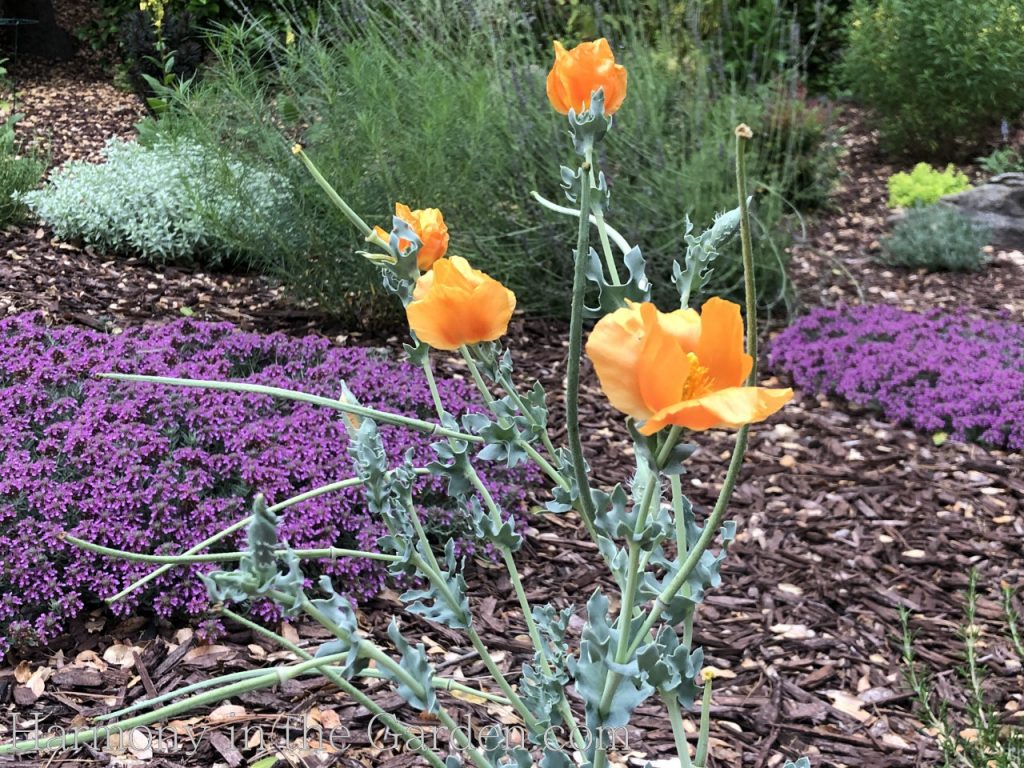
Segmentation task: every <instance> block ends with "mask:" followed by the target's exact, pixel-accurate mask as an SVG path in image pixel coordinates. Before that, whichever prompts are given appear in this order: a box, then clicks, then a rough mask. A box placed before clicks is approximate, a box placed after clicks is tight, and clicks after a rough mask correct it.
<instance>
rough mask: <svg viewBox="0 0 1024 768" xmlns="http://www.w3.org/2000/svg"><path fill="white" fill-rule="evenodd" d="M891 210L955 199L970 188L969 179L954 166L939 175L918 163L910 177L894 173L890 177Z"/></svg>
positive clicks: (926, 164)
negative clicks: (953, 196) (947, 197)
mask: <svg viewBox="0 0 1024 768" xmlns="http://www.w3.org/2000/svg"><path fill="white" fill-rule="evenodd" d="M888 186H889V207H890V208H909V207H911V206H913V205H931V204H932V203H936V202H938V200H939V198H940V197H942V196H943V195H953V194H956V193H957V192H963V191H964V190H965V189H970V188H971V183H970V182H969V181H968V180H967V176H966V175H965V174H963V173H960V172H959V171H957V170H956V168H954V167H953V166H952V165H947V166H946V170H944V171H939V170H936V169H935V168H932V167H931V166H930V165H928V163H918V164H917V165H915V166H914V170H912V171H911V172H910V173H905V172H902V171H901V172H900V173H894V174H893V175H892V176H890V177H889V182H888Z"/></svg>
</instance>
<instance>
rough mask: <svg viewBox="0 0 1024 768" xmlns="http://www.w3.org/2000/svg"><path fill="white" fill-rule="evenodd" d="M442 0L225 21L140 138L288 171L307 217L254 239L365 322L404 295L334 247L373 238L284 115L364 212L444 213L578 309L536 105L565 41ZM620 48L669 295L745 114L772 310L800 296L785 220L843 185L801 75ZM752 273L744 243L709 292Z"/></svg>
mask: <svg viewBox="0 0 1024 768" xmlns="http://www.w3.org/2000/svg"><path fill="white" fill-rule="evenodd" d="M429 5H430V6H431V7H433V6H435V5H436V6H437V7H438V8H439V9H441V10H436V11H435V10H424V12H422V13H416V12H410V11H409V10H407V9H405V8H406V6H408V4H407V3H397V2H387V3H380V2H374V3H369V2H360V1H358V0H357V2H353V3H350V4H346V6H345V11H344V12H342V10H339V8H337V7H333V5H324V6H323V7H322V8H321V14H320V17H319V20H318V23H317V24H316V25H315V26H313V27H307V28H300V27H299V26H298V21H299V20H298V19H296V27H295V38H294V41H293V42H292V43H291V44H288V43H287V42H286V41H284V40H283V39H282V38H281V37H280V35H277V34H275V33H274V32H273V31H272V30H265V29H263V28H262V27H260V26H259V25H256V26H252V25H248V26H246V25H242V26H231V27H227V28H225V29H224V30H222V31H221V33H220V34H218V35H217V36H216V43H215V46H214V61H213V62H212V63H211V66H210V67H209V68H208V69H207V70H206V71H205V72H204V76H203V78H202V81H201V82H199V83H197V84H195V85H194V87H192V88H190V89H188V90H187V91H186V92H184V93H182V94H180V95H179V98H178V99H176V100H172V103H171V104H170V106H169V109H168V110H167V111H166V112H165V113H163V114H162V115H161V117H160V119H159V120H157V121H154V122H149V123H146V124H145V125H144V126H143V129H142V137H143V138H142V140H143V141H144V142H150V141H154V140H156V139H157V138H159V137H164V138H165V139H166V138H168V137H180V136H184V137H187V138H189V139H191V140H194V141H198V142H200V143H203V144H210V145H216V146H230V147H231V148H232V151H233V152H234V153H235V154H236V155H237V156H239V157H241V158H243V159H244V158H249V159H250V160H251V161H252V162H253V163H256V164H262V163H268V162H270V163H274V162H276V163H278V165H275V166H274V169H275V171H276V172H277V173H280V174H281V175H284V176H288V177H289V179H290V181H291V183H292V186H293V189H294V190H295V198H294V200H293V201H292V203H291V205H290V206H289V208H288V211H289V219H290V220H292V221H294V222H296V224H295V226H294V228H293V229H292V230H286V231H281V232H280V234H279V235H275V234H274V232H273V231H272V232H271V233H270V237H264V236H263V233H262V232H254V233H253V237H252V238H251V240H250V242H249V250H250V251H252V252H254V253H258V254H260V257H259V258H260V262H261V264H262V265H263V268H264V269H265V270H266V271H268V272H270V273H272V274H275V275H278V276H280V278H281V279H282V280H283V281H285V282H286V283H288V284H289V285H290V286H291V287H292V289H293V290H294V291H295V292H296V293H298V294H299V295H301V296H303V297H307V298H311V299H313V300H315V301H317V302H318V303H319V304H320V305H321V306H322V307H324V308H325V309H327V310H330V311H332V312H335V313H338V314H340V315H342V316H343V317H349V318H351V320H352V321H354V322H366V321H368V319H370V318H373V317H375V316H378V315H380V314H381V313H382V312H384V311H385V310H384V307H385V305H387V302H383V301H380V300H379V287H378V286H377V284H376V280H375V276H374V274H373V272H372V271H371V270H368V269H367V268H365V267H362V266H355V265H352V264H350V263H347V262H345V261H344V260H340V259H338V258H337V251H338V248H339V247H350V248H353V249H356V248H359V247H361V243H360V242H359V240H358V238H356V237H354V236H353V234H352V232H351V231H350V230H349V229H347V228H346V226H345V225H344V224H343V223H342V222H337V221H331V220H330V219H329V218H328V215H327V214H328V210H327V208H326V207H325V205H326V204H325V203H324V201H323V199H322V195H321V193H320V190H319V189H318V188H317V187H316V186H315V185H314V184H312V183H311V182H310V181H309V179H304V178H302V177H301V176H300V175H298V174H296V173H295V169H294V167H292V166H289V165H287V163H286V161H284V160H281V151H280V147H281V137H280V135H279V127H280V126H281V125H284V126H287V128H288V129H289V135H290V137H291V138H293V139H294V140H298V141H301V142H302V143H303V145H304V146H307V147H309V148H310V149H311V150H315V152H316V156H317V162H318V165H319V167H320V168H321V169H322V170H323V172H324V173H325V174H326V175H327V176H329V177H330V178H331V179H332V181H333V182H334V183H335V184H336V186H338V187H339V188H340V189H343V190H344V191H345V199H346V200H347V201H348V203H349V204H350V205H351V206H352V208H353V209H354V210H356V211H357V212H359V213H360V215H362V216H363V217H364V218H366V220H367V221H369V222H371V223H373V224H379V223H383V222H386V221H387V220H388V216H389V215H390V211H391V209H390V207H389V206H386V205H383V204H382V202H381V201H385V200H393V199H401V200H404V201H406V202H408V203H409V204H410V205H411V206H412V207H414V208H416V207H420V208H427V207H436V208H440V209H442V210H444V211H445V215H446V217H447V219H448V221H449V222H450V223H451V224H452V225H453V227H452V249H453V251H454V252H455V253H459V254H465V255H472V256H473V258H474V261H475V263H478V264H479V265H480V266H481V267H482V268H484V269H486V270H488V271H489V272H490V273H492V274H494V275H495V276H496V277H499V278H500V279H502V280H503V282H505V283H506V284H508V285H509V286H510V287H511V288H512V289H514V290H516V291H518V293H519V296H520V306H521V307H522V308H523V309H525V310H527V311H529V312H533V313H545V314H548V315H551V314H555V315H564V313H565V312H566V311H567V310H568V300H567V296H566V294H565V292H564V291H563V290H561V288H560V286H561V285H563V284H564V282H565V281H566V280H567V279H568V278H569V276H570V274H571V271H572V265H571V263H570V262H569V260H568V259H566V258H559V257H556V256H553V254H555V253H557V252H558V247H559V245H560V237H561V233H560V223H559V220H558V217H557V216H556V215H554V214H552V212H551V211H549V210H547V209H545V208H544V207H543V206H541V205H540V204H538V203H537V202H535V201H534V200H533V199H531V195H530V193H531V192H533V191H537V192H539V194H540V195H541V196H542V197H544V198H546V199H548V200H553V199H555V198H556V197H557V196H558V195H559V194H561V193H560V191H559V187H558V179H557V178H552V177H551V176H550V174H549V173H548V168H547V167H546V162H547V160H546V158H550V157H552V156H557V155H558V154H559V153H560V152H562V149H561V147H562V144H561V142H562V139H563V136H564V131H563V127H562V126H561V125H560V124H559V123H558V122H557V121H556V120H554V119H553V118H552V116H551V114H550V111H548V110H545V109H543V108H542V106H541V105H538V104H537V103H536V102H535V101H534V100H532V99H530V98H529V94H531V93H533V92H535V91H536V90H537V89H538V88H542V87H543V72H544V69H543V61H544V60H546V58H549V57H550V55H551V42H550V40H549V39H545V40H544V41H543V42H539V41H537V40H536V39H535V38H534V37H533V36H532V31H531V28H530V26H529V25H528V23H527V21H528V20H527V19H525V18H524V12H523V10H522V9H521V7H520V4H518V3H512V2H507V0H497V2H494V3H489V4H487V6H486V10H485V9H482V8H481V9H478V10H474V9H475V8H477V6H476V5H473V4H467V3H462V2H454V0H451V1H449V0H442V2H440V3H431V4H429ZM621 39H622V41H623V42H622V44H621V45H622V53H621V58H622V59H623V60H624V61H625V62H626V63H627V64H628V65H629V67H630V72H631V75H630V78H631V80H630V87H631V89H632V91H633V93H634V94H635V95H636V99H637V102H636V103H637V104H638V105H640V106H638V107H637V108H636V109H635V110H634V111H633V112H632V114H630V115H629V116H627V117H625V118H623V119H622V120H621V121H620V124H619V126H618V130H617V131H615V132H614V134H612V135H610V136H609V139H608V145H607V146H608V152H609V154H610V155H614V156H615V157H616V158H617V161H616V162H617V163H619V164H621V166H622V167H623V168H624V169H625V170H624V172H623V173H622V174H621V175H620V177H619V178H620V183H619V185H618V188H617V189H616V190H615V192H614V195H613V198H612V202H611V205H612V206H613V208H614V210H615V211H616V213H617V215H618V216H619V217H620V219H621V220H622V221H623V222H624V223H623V224H622V227H623V234H624V235H625V236H626V237H627V238H631V239H638V238H640V237H643V238H644V239H645V241H646V242H647V259H648V269H649V271H650V273H651V274H652V275H653V276H658V277H660V278H661V281H660V282H659V283H658V287H657V288H656V290H657V291H659V292H661V293H659V297H660V298H663V299H667V298H668V297H669V294H668V289H665V288H664V287H663V286H666V285H668V284H669V283H668V282H667V281H668V278H669V277H670V276H671V269H672V264H673V259H675V258H676V257H677V255H678V254H679V253H680V252H681V251H682V250H685V248H686V246H687V239H686V238H687V236H688V235H689V234H690V233H689V230H688V228H687V224H686V222H687V216H689V218H690V219H691V220H694V221H698V220H699V221H703V220H708V219H710V217H712V216H713V215H714V213H715V212H716V211H718V210H722V209H724V208H726V207H728V206H729V205H730V204H731V203H732V197H733V194H734V192H733V179H732V173H731V171H730V169H729V167H728V163H727V162H726V163H723V162H722V160H723V158H727V157H728V156H729V154H730V153H731V152H732V148H731V145H730V143H729V141H727V140H726V139H723V138H722V137H728V136H729V135H730V131H731V130H732V127H733V126H734V125H735V124H736V122H738V121H739V120H740V119H743V120H745V121H746V122H748V123H749V124H751V125H752V126H753V127H754V128H755V129H756V130H757V136H758V138H757V141H755V142H754V143H753V145H752V147H751V150H750V151H751V156H750V168H751V171H750V172H751V176H752V179H753V181H754V182H756V189H757V192H758V194H757V202H756V206H755V227H756V228H757V230H758V232H759V233H760V234H762V235H765V237H762V241H763V242H764V243H765V247H764V248H763V250H760V251H759V252H758V253H757V254H756V255H755V271H756V272H757V276H758V279H759V281H760V284H761V285H762V287H763V290H762V291H761V293H760V294H759V301H760V302H761V304H762V306H764V307H777V306H784V305H785V304H786V302H787V301H788V299H789V296H790V292H789V283H788V281H787V278H786V274H785V265H786V260H787V255H786V251H785V247H784V246H785V245H786V243H787V241H788V235H787V226H788V224H787V223H786V220H785V218H784V215H785V214H787V213H789V212H790V210H791V209H790V205H791V204H792V203H794V202H796V203H798V204H800V205H801V206H803V205H808V204H812V203H814V202H820V201H821V199H822V198H823V196H824V195H825V194H827V192H828V190H829V187H830V185H831V182H832V180H833V179H834V178H835V175H834V172H835V164H834V162H833V160H834V158H833V156H832V154H831V153H830V152H827V151H825V150H824V149H823V147H825V146H826V145H829V144H830V139H831V136H832V133H831V129H830V127H829V121H828V114H827V112H826V111H825V110H811V109H807V108H805V107H803V105H802V102H800V101H799V100H797V99H795V98H794V97H793V96H792V95H791V86H792V85H793V83H792V82H791V80H792V78H791V77H787V78H782V77H781V76H780V77H778V78H776V79H773V80H771V81H769V82H767V83H762V82H758V83H755V84H750V83H746V82H744V83H741V84H739V85H737V84H735V83H734V82H732V81H731V80H727V79H718V78H711V77H710V76H705V75H704V74H703V73H708V72H709V71H711V69H710V65H709V63H708V62H709V58H710V54H708V53H704V52H697V53H693V55H692V56H691V57H689V58H687V59H682V58H680V57H678V56H675V55H669V54H668V53H665V52H663V51H661V50H659V49H657V48H655V47H652V46H650V45H649V44H648V43H647V42H646V41H645V40H644V39H643V38H640V37H637V38H635V39H634V38H633V37H631V36H629V35H623V36H622V38H621ZM438 83H444V84H445V87H444V88H439V87H437V84H438ZM410 94H429V108H428V107H427V105H426V103H425V102H424V103H421V104H418V106H417V108H410ZM356 146H358V147H359V148H360V150H359V152H353V151H352V148H353V147H356ZM484 159H486V161H485V160H484ZM481 163H484V165H483V166H482V165H481ZM484 167H485V168H486V172H482V168H484ZM627 181H628V182H629V183H628V184H627V183H626V182H627ZM509 199H514V200H516V201H517V202H516V203H515V204H510V203H509V202H508V201H509ZM768 235H770V237H768ZM741 271H742V270H741V268H740V259H739V252H738V250H737V247H736V245H735V244H734V243H733V244H730V245H727V246H724V251H723V257H722V259H721V260H720V261H719V264H718V266H717V268H716V269H715V270H714V272H713V273H712V274H711V275H710V279H709V282H708V284H707V288H706V289H705V290H706V291H707V292H710V291H713V292H715V293H718V294H721V295H727V296H732V297H734V298H738V297H740V296H741V295H742V291H743V288H742V276H741ZM705 295H710V294H709V293H706V294H705Z"/></svg>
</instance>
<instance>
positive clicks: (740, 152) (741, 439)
mask: <svg viewBox="0 0 1024 768" xmlns="http://www.w3.org/2000/svg"><path fill="white" fill-rule="evenodd" d="M741 129H742V130H741ZM749 138H750V129H749V128H746V126H740V128H737V129H736V187H737V195H738V197H739V209H740V243H741V245H742V251H743V284H744V288H745V293H746V310H747V312H746V314H747V317H746V321H747V328H746V332H747V354H748V355H750V356H751V358H752V359H753V366H752V367H751V369H750V375H749V376H748V377H747V381H746V384H747V386H751V387H752V386H754V385H755V384H756V383H757V286H756V285H755V282H754V258H753V247H752V244H751V240H750V211H749V209H748V208H747V175H746V159H745V154H746V142H747V141H748V140H749ZM749 432H750V425H749V424H745V425H743V426H742V427H740V429H739V432H737V434H736V445H735V446H734V447H733V451H732V459H731V460H730V461H729V469H728V471H727V472H726V474H725V481H724V482H723V483H722V490H721V491H720V492H719V494H718V500H717V501H716V502H715V507H714V509H713V510H712V511H711V515H710V516H709V517H708V519H707V521H706V522H705V523H704V530H703V531H701V535H700V538H698V539H697V541H696V542H695V543H694V546H693V549H691V550H690V554H689V555H687V557H686V560H685V561H684V562H683V564H682V565H681V566H680V567H679V570H678V571H677V572H676V575H675V576H673V577H672V580H671V581H669V583H668V584H667V585H666V586H665V588H664V589H663V590H662V592H661V594H660V595H658V597H657V598H656V599H655V601H654V603H653V605H651V608H650V611H649V612H648V614H647V618H646V619H645V620H644V622H643V624H642V626H641V628H640V631H639V632H638V633H637V636H636V637H635V638H633V642H632V643H631V645H630V650H629V652H630V654H632V653H633V652H634V651H636V649H637V648H639V647H640V644H641V643H642V642H643V639H644V638H645V637H646V636H647V634H648V633H649V632H650V631H651V629H653V627H654V625H655V624H656V623H657V621H658V618H659V616H660V615H661V612H662V610H664V608H665V606H666V605H667V603H668V601H669V600H671V599H672V598H673V597H675V596H676V594H677V593H678V592H679V590H680V589H681V588H682V586H683V584H685V583H686V580H687V579H688V578H689V576H690V574H691V573H693V569H694V568H696V567H697V563H699V562H700V557H701V555H702V554H703V553H704V550H706V549H707V548H708V547H709V546H710V544H711V540H712V539H713V538H714V536H715V534H716V533H717V532H718V527H719V526H720V525H721V524H722V518H723V517H724V516H725V512H726V509H727V508H728V506H729V500H730V499H731V498H732V492H733V489H734V488H735V487H736V481H737V479H738V478H739V473H740V467H741V466H742V465H743V456H744V454H745V453H746V450H747V437H748V434H749Z"/></svg>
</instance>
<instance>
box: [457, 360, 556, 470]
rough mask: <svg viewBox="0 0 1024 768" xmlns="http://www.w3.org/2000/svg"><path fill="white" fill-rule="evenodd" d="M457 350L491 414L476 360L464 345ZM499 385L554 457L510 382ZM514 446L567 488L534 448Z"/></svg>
mask: <svg viewBox="0 0 1024 768" xmlns="http://www.w3.org/2000/svg"><path fill="white" fill-rule="evenodd" d="M459 349H460V351H461V352H462V358H463V359H464V360H465V361H466V365H468V366H469V371H470V374H471V375H472V377H473V383H474V384H476V388H477V389H478V390H479V391H480V396H481V397H483V399H484V402H485V403H486V404H487V406H488V408H490V409H491V411H492V412H493V411H494V396H493V395H492V394H491V391H490V390H489V389H488V388H487V384H486V383H485V382H484V378H483V376H481V375H480V369H479V367H478V366H477V364H476V360H474V359H473V356H472V355H471V354H470V352H469V349H468V348H467V347H466V346H465V345H463V346H461V347H459ZM500 383H501V385H502V386H503V387H504V388H505V391H506V392H508V394H509V396H510V397H511V398H512V401H513V402H514V403H515V404H516V407H517V408H518V409H519V412H520V413H521V414H522V415H523V417H524V418H526V420H527V421H528V422H529V423H530V425H531V426H534V427H537V428H540V429H541V440H542V441H543V442H544V447H545V448H547V450H548V453H549V454H550V455H551V456H555V455H556V452H555V446H554V445H553V444H552V443H551V438H550V437H549V436H548V430H547V428H546V427H541V425H540V424H538V423H537V420H536V419H534V417H533V415H532V414H531V413H530V411H529V409H527V407H526V403H524V402H523V399H522V398H521V397H520V396H519V393H518V392H517V391H516V389H515V387H514V386H513V384H512V382H510V381H507V380H506V379H504V378H502V379H501V380H500ZM516 445H518V446H519V447H520V448H522V449H523V450H524V451H525V452H526V455H527V456H529V457H530V459H532V460H533V462H534V463H535V464H536V465H537V466H538V467H540V469H541V471H542V472H543V473H544V474H545V475H547V476H548V477H549V478H550V479H551V480H552V482H554V483H556V484H557V485H559V486H560V487H562V488H566V489H568V488H569V483H568V481H567V480H566V479H565V478H564V477H562V474H561V473H560V472H559V471H558V470H557V469H555V468H554V467H553V466H551V463H550V462H549V461H548V460H547V459H545V458H544V457H543V456H542V455H541V454H540V452H539V451H538V450H537V449H536V448H534V447H533V446H532V445H530V444H529V443H528V442H526V441H525V440H517V441H516Z"/></svg>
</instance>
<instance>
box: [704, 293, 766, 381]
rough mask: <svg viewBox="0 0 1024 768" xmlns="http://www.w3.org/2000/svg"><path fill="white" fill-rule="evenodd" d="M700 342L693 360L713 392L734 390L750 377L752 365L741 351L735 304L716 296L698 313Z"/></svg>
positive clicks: (741, 318)
mask: <svg viewBox="0 0 1024 768" xmlns="http://www.w3.org/2000/svg"><path fill="white" fill-rule="evenodd" d="M700 323H701V325H700V341H699V342H698V343H697V350H696V351H697V358H698V359H699V360H700V364H701V365H703V366H704V367H705V368H707V369H708V375H709V376H710V377H711V379H712V381H713V382H714V384H715V387H716V388H717V389H724V388H725V387H738V386H739V385H740V384H742V383H743V380H744V379H745V378H746V377H747V374H748V373H750V368H751V365H752V364H753V361H752V360H751V359H750V356H749V355H747V354H745V353H744V351H743V317H742V316H741V315H740V307H739V304H734V303H733V302H731V301H725V300H724V299H720V298H718V297H717V296H716V297H714V298H711V299H708V300H707V301H706V302H705V303H704V306H703V307H701V309H700Z"/></svg>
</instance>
